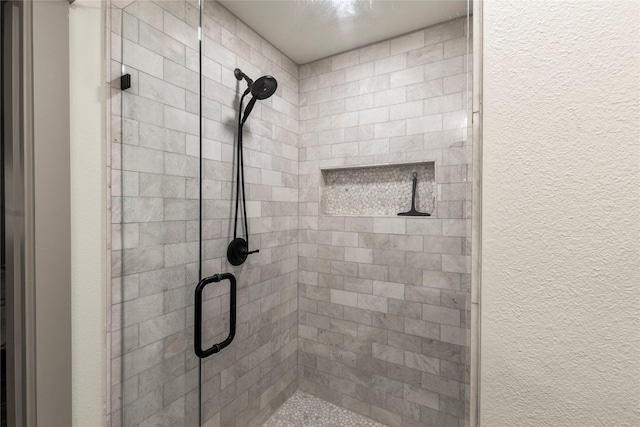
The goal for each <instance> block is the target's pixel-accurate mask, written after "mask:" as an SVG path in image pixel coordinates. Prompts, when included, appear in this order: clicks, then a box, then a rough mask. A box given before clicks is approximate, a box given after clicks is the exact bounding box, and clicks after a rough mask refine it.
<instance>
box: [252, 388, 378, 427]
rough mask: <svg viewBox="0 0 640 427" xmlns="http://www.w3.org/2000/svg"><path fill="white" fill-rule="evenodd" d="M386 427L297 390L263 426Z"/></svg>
mask: <svg viewBox="0 0 640 427" xmlns="http://www.w3.org/2000/svg"><path fill="white" fill-rule="evenodd" d="M347 426H348V427H385V424H380V423H379V422H377V421H374V420H372V419H370V418H367V417H365V416H362V415H360V414H356V413H355V412H351V411H349V410H347V409H344V408H341V407H339V406H336V405H334V404H333V403H329V402H326V401H324V400H322V399H318V398H317V397H315V396H312V395H310V394H307V393H304V392H302V391H300V390H298V391H296V392H295V393H294V394H293V395H292V396H291V397H290V398H289V399H288V400H287V401H286V402H284V404H283V405H282V406H281V407H280V408H279V409H278V410H277V411H276V412H275V413H274V414H273V415H272V416H271V418H269V419H268V420H267V422H266V423H264V424H263V425H262V427H347Z"/></svg>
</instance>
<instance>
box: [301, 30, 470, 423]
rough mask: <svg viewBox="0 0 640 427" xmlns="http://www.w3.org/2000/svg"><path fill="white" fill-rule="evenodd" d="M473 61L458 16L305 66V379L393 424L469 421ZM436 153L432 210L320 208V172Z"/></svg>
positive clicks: (305, 384)
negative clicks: (406, 214)
mask: <svg viewBox="0 0 640 427" xmlns="http://www.w3.org/2000/svg"><path fill="white" fill-rule="evenodd" d="M468 60H469V57H468V56H467V34H466V19H457V20H454V21H450V22H447V23H444V24H441V25H437V26H434V27H430V28H427V29H425V30H422V31H416V32H413V33H411V34H408V35H405V36H402V37H398V38H394V39H392V40H389V41H385V42H382V43H376V44H374V45H371V46H367V47H364V48H361V49H357V50H354V51H350V52H346V53H343V54H340V55H336V56H333V57H329V58H326V59H322V60H320V61H317V62H313V63H310V64H306V65H302V66H301V67H300V72H299V76H300V137H299V142H300V149H299V151H300V155H299V159H300V163H299V173H300V179H299V182H300V211H299V213H300V219H299V221H300V245H299V250H300V264H299V268H300V273H299V282H300V285H299V289H300V291H299V314H298V316H299V317H298V318H299V326H298V335H299V355H298V382H299V387H300V389H301V390H303V391H306V392H308V393H312V394H314V395H316V396H318V397H320V398H322V399H325V400H328V401H330V402H332V403H335V404H338V405H341V406H343V407H346V408H348V409H351V410H353V411H356V412H359V413H361V414H363V415H366V416H369V417H371V418H373V419H375V420H377V421H380V422H382V423H384V424H387V425H390V426H406V427H409V426H464V425H465V408H467V407H468V397H467V396H466V393H467V384H468V381H469V377H468V371H467V368H466V365H468V360H469V352H468V346H469V327H470V321H469V312H468V307H469V305H468V301H469V284H470V275H469V273H470V256H469V255H470V239H469V238H468V236H470V234H469V233H468V232H469V228H470V219H469V218H470V210H471V203H470V202H471V197H470V195H471V135H470V129H469V126H470V123H467V118H468V117H470V112H469V110H468V108H469V105H470V103H469V99H470V87H468V86H467V85H468V82H469V81H470V70H469V68H468V62H467V61H468ZM469 64H470V62H469ZM425 161H433V162H435V174H436V183H437V188H436V197H437V202H436V207H435V210H434V216H433V217H429V218H424V217H422V218H401V217H397V216H395V217H394V216H373V215H367V214H366V213H363V214H360V215H357V214H355V215H349V216H332V215H326V214H323V211H322V206H321V205H320V203H321V200H320V193H319V191H318V189H319V186H320V185H321V179H322V178H321V172H320V171H321V170H323V169H332V168H336V167H348V166H353V167H361V166H366V165H386V164H402V163H416V162H425ZM354 185H358V184H357V183H354ZM410 197H411V196H410V193H407V194H406V198H407V202H409V201H410Z"/></svg>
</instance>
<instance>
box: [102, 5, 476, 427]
mask: <svg viewBox="0 0 640 427" xmlns="http://www.w3.org/2000/svg"><path fill="white" fill-rule="evenodd" d="M269 3H273V5H276V4H278V5H279V6H278V7H288V8H290V10H291V15H290V16H291V25H290V27H288V26H287V25H282V26H280V27H279V28H278V31H280V32H281V34H282V35H284V36H285V37H288V38H295V37H297V35H296V33H294V30H295V29H296V25H295V22H296V20H301V19H303V18H305V17H306V18H309V16H311V18H312V19H313V17H314V16H315V15H314V14H316V13H320V12H321V13H323V14H324V15H327V14H329V15H331V14H332V13H333V14H335V16H334V15H331V16H330V20H335V21H336V22H338V21H339V20H342V22H352V23H354V25H355V24H356V23H357V20H358V18H357V16H355V15H354V16H351V15H348V14H347V15H345V12H344V10H345V8H350V9H349V11H353V13H357V12H359V11H362V12H363V13H365V14H367V13H368V14H369V15H371V16H373V17H374V18H375V19H377V21H373V22H378V23H379V25H380V26H384V24H385V23H386V22H387V21H390V20H393V18H394V16H396V15H397V16H400V17H401V16H403V15H402V14H403V13H405V12H406V10H408V9H407V8H408V7H409V5H410V3H415V2H402V1H398V2H383V1H380V2H379V1H376V0H372V1H362V2H360V1H352V0H344V1H340V0H331V1H328V0H327V1H296V2H293V1H291V2H262V1H258V2H244V1H243V2H237V1H221V2H218V1H214V0H176V1H150V0H133V1H131V0H111V2H110V9H109V17H108V21H109V25H108V31H109V36H108V40H110V43H109V45H110V48H109V51H110V58H109V67H108V68H109V76H110V81H111V100H110V120H111V128H110V137H109V140H110V141H109V144H110V150H109V160H108V162H109V163H108V175H109V177H110V181H109V182H110V185H109V188H108V192H109V197H110V206H109V209H110V218H111V221H110V230H111V233H110V236H111V237H110V247H109V251H108V253H109V259H110V263H111V271H110V274H111V287H110V293H109V300H110V301H109V304H110V307H109V310H108V311H109V322H108V326H109V330H108V334H109V345H108V347H109V349H108V351H109V355H108V357H109V361H110V363H109V366H110V369H109V370H110V372H109V376H110V390H109V395H110V399H109V400H108V414H109V422H110V425H111V426H127V427H130V426H140V427H142V426H194V427H195V426H238V427H242V426H261V425H263V424H265V423H267V422H268V420H269V418H270V417H271V416H272V415H273V414H274V413H275V412H276V411H277V410H278V408H280V407H281V406H282V405H283V403H285V401H287V399H288V398H290V397H291V396H292V395H293V394H294V393H295V392H297V391H299V392H303V393H305V396H306V395H313V396H315V397H317V398H319V399H321V400H323V401H326V402H329V403H331V404H334V405H337V406H339V407H341V408H342V409H344V410H348V411H351V412H353V413H356V414H358V415H360V416H363V417H367V418H368V419H371V420H374V421H375V422H378V423H381V424H383V425H389V426H404V427H408V426H465V425H468V424H469V407H470V378H469V377H470V376H469V366H470V332H469V331H470V322H471V320H470V319H471V315H470V283H471V261H470V260H471V232H470V231H471V226H470V224H471V192H472V188H471V186H472V178H473V170H472V136H471V68H472V67H471V45H472V44H471V24H470V15H469V8H470V4H467V2H466V1H459V2H446V1H445V2H439V1H434V2H426V3H430V6H429V7H432V8H433V10H434V12H435V11H437V10H438V9H439V8H440V9H442V8H445V7H452V5H453V6H455V7H457V8H458V9H455V10H457V11H458V12H455V11H453V12H451V13H448V14H446V13H445V14H441V15H442V16H443V18H442V19H440V20H439V21H438V22H428V23H427V24H424V25H423V26H421V27H411V26H407V27H406V28H403V29H402V30H401V31H399V32H396V33H395V34H393V35H391V36H386V37H384V38H382V39H379V40H375V41H372V42H368V43H366V44H364V45H359V46H354V47H350V48H349V49H348V50H342V51H338V52H335V53H331V54H330V55H329V56H326V55H324V56H322V57H315V58H313V60H311V61H310V62H308V61H307V62H304V61H294V60H293V59H290V57H289V56H288V55H287V54H286V53H284V52H283V50H282V49H283V48H282V46H279V45H278V44H277V43H276V42H275V41H270V39H268V38H267V36H265V35H264V34H263V31H262V30H261V29H260V28H262V27H260V28H258V27H257V26H255V25H254V27H255V28H254V27H252V24H251V19H250V15H243V10H244V9H246V7H264V6H265V4H269ZM418 3H422V2H418ZM274 7H275V6H274ZM389 8H391V9H389ZM447 10H448V9H447ZM452 10H454V9H452ZM318 11H320V12H318ZM338 12H340V13H338ZM235 13H237V14H238V16H237V15H236V14H235ZM350 13H351V12H350ZM318 19H320V15H318ZM398 19H400V18H398ZM398 19H396V20H398ZM425 22H427V21H425ZM328 31H329V33H330V34H332V35H333V37H335V38H336V40H339V39H344V38H348V37H350V35H349V34H346V33H344V32H342V31H341V29H338V28H336V29H331V28H329V29H328ZM371 31H373V29H371ZM272 40H273V39H272ZM341 41H342V42H344V41H345V40H341ZM347 41H348V40H347ZM309 51H310V54H312V53H313V52H314V51H316V49H315V48H314V47H313V46H309ZM123 76H126V77H125V78H123ZM260 76H263V77H260ZM258 77H259V78H258ZM254 78H255V79H256V80H255V82H254V80H253V79H254ZM245 96H250V101H249V102H248V104H247V106H246V107H243V99H244V98H245ZM243 108H244V109H243ZM412 198H413V200H412ZM414 204H415V209H414V206H413V205H414ZM410 209H411V211H410ZM416 210H417V211H420V212H423V213H429V214H430V216H412V215H409V216H398V213H401V212H407V211H410V212H414V211H416ZM249 255H250V256H249ZM221 343H223V344H224V345H222V344H221ZM299 400H301V399H298V400H296V402H297V401H299ZM302 400H304V399H302ZM314 422H315V421H313V420H312V419H308V420H307V421H305V424H300V425H309V426H311V425H339V424H314ZM318 422H319V421H318ZM371 422H372V423H373V421H371ZM287 425H288V424H287ZM291 425H293V424H291ZM363 425H366V424H363ZM372 425H374V424H372Z"/></svg>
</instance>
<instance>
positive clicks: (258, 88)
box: [251, 76, 278, 100]
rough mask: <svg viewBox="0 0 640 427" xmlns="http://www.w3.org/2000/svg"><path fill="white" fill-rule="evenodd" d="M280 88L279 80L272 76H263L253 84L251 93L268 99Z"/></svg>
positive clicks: (258, 97) (256, 96) (259, 97)
mask: <svg viewBox="0 0 640 427" xmlns="http://www.w3.org/2000/svg"><path fill="white" fill-rule="evenodd" d="M277 88H278V82H276V79H274V78H273V77H271V76H262V77H260V78H259V79H258V80H256V82H255V83H254V84H253V86H251V95H253V96H254V97H255V98H257V99H260V100H262V99H267V98H268V97H270V96H271V95H273V94H274V93H275V91H276V89H277Z"/></svg>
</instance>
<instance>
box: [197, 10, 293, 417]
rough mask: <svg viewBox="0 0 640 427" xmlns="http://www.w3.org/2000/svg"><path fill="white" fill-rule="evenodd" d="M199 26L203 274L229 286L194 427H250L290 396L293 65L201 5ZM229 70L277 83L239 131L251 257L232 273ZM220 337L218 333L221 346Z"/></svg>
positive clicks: (232, 96)
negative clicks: (226, 323)
mask: <svg viewBox="0 0 640 427" xmlns="http://www.w3.org/2000/svg"><path fill="white" fill-rule="evenodd" d="M202 19H203V23H202V25H203V35H204V37H203V58H202V60H203V64H202V67H203V99H202V100H203V116H204V132H203V137H204V139H203V141H204V147H203V152H202V156H203V158H204V181H203V192H204V194H203V197H204V199H205V202H204V208H203V213H202V214H203V220H204V223H203V226H204V228H203V239H204V248H203V249H204V255H203V258H204V264H203V271H204V275H208V274H213V273H216V272H221V271H229V272H232V273H234V274H235V275H236V277H237V279H238V301H237V307H238V328H237V331H236V338H235V340H234V342H233V344H232V345H231V346H230V347H228V348H227V349H225V350H223V352H222V353H220V354H219V355H214V356H212V357H209V358H207V359H206V360H205V361H204V362H203V396H204V397H203V402H202V405H203V422H204V423H206V422H210V423H211V422H213V425H218V423H219V424H220V425H235V426H237V427H240V426H254V425H255V426H259V425H262V423H263V422H264V421H265V420H266V419H267V418H268V417H269V416H270V415H271V414H272V413H273V411H275V409H277V408H278V407H279V406H280V405H281V404H282V403H283V402H284V401H285V400H286V399H287V398H288V397H289V396H290V395H291V394H292V393H293V392H294V391H295V390H296V388H297V378H296V370H295V366H296V360H297V354H296V350H297V345H298V343H297V304H298V286H297V285H298V275H297V274H298V273H297V271H298V218H297V216H298V212H297V209H298V189H297V186H298V179H297V174H298V66H297V65H296V64H294V63H293V62H292V61H291V60H289V58H287V57H286V56H285V55H283V54H282V53H280V52H279V51H278V50H277V49H275V48H274V47H273V46H272V45H271V44H269V43H268V42H267V41H266V40H264V39H263V38H261V37H260V36H259V35H258V34H257V33H255V32H254V31H253V30H251V29H250V28H249V27H247V26H246V25H245V24H244V23H242V22H241V21H240V20H239V19H237V18H236V17H235V16H234V15H232V14H231V13H229V12H228V11H227V10H226V9H224V8H223V7H222V6H220V5H219V4H218V3H217V2H214V1H205V2H204V3H203V18H202ZM236 67H237V68H240V69H241V70H242V71H243V72H244V73H246V74H247V75H248V76H250V77H251V78H253V79H254V80H256V79H257V78H259V77H260V76H263V75H272V76H274V77H275V78H276V80H277V82H278V89H277V91H276V93H275V94H274V95H273V96H272V97H270V98H268V99H266V100H262V101H259V102H257V103H256V104H255V107H254V109H253V111H252V112H251V115H250V117H249V119H248V120H247V122H246V123H245V125H244V132H243V135H244V138H243V147H244V169H245V171H244V172H245V182H246V184H245V185H246V198H247V210H248V216H249V217H250V219H249V232H250V240H249V245H250V250H254V249H259V250H260V252H259V253H257V254H253V255H250V256H249V258H248V260H247V262H246V263H245V264H244V265H242V266H240V267H233V266H231V265H229V264H228V262H227V259H226V253H227V246H228V244H229V242H230V241H231V240H232V237H233V225H232V221H231V220H230V218H232V217H233V215H234V212H233V211H232V209H231V207H232V204H233V203H232V197H231V196H232V191H233V194H234V195H235V191H234V190H235V189H234V188H233V186H232V182H234V181H235V169H234V167H233V165H234V162H235V161H234V154H233V153H234V142H235V136H236V128H237V121H238V114H237V108H238V100H239V94H240V93H242V92H244V90H245V89H246V83H245V82H244V81H242V82H238V80H236V78H235V76H234V74H233V70H234V69H235V68H236ZM249 98H250V97H247V98H245V103H244V105H245V106H246V104H247V102H248V100H249ZM187 150H189V142H187ZM195 184H196V183H195V182H194V185H195ZM194 188H195V187H194ZM241 233H242V227H241V225H240V224H239V230H238V236H240V234H241ZM222 304H223V305H222V308H223V309H224V308H225V307H226V305H225V304H227V305H228V301H223V302H222ZM216 308H217V307H216ZM211 322H213V323H215V319H212V320H211V321H209V323H210V324H211ZM218 322H219V321H218ZM214 328H215V326H214ZM218 331H219V330H218ZM226 333H227V332H226V328H224V327H223V329H222V336H221V337H220V338H224V335H226Z"/></svg>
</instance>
